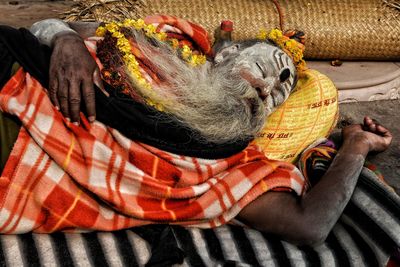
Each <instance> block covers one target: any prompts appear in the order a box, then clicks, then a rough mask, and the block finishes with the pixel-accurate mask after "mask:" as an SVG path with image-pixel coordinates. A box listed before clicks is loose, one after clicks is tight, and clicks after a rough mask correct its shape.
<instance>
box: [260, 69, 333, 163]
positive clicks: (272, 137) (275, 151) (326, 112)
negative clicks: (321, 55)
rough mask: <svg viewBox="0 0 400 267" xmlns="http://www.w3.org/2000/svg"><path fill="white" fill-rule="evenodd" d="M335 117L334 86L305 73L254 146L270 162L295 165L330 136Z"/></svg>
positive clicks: (269, 120) (311, 73) (272, 116)
mask: <svg viewBox="0 0 400 267" xmlns="http://www.w3.org/2000/svg"><path fill="white" fill-rule="evenodd" d="M338 114H339V108H338V93H337V89H336V87H335V85H334V84H333V82H332V81H331V80H330V79H329V78H328V77H326V76H325V75H323V74H321V73H319V72H318V71H316V70H312V69H308V70H306V71H305V72H304V73H302V77H301V78H300V79H299V81H298V83H297V86H296V88H295V89H294V91H293V92H292V94H291V95H290V97H289V98H288V99H287V100H286V102H285V103H284V104H283V105H281V106H280V107H279V108H277V109H276V110H275V111H274V112H273V113H272V114H271V115H270V116H269V117H268V119H267V121H266V123H265V126H264V129H263V130H262V131H261V133H260V134H259V135H258V137H257V138H256V139H255V140H254V142H253V144H256V145H258V146H259V147H260V148H261V149H262V150H263V151H264V153H265V155H266V156H267V157H268V158H270V159H275V160H284V161H287V162H295V161H296V160H297V158H298V156H299V154H300V153H301V152H302V151H303V150H304V149H305V148H306V147H308V146H309V145H310V144H311V143H313V142H314V141H315V140H317V139H319V138H321V137H327V136H328V135H329V133H330V132H331V131H332V129H333V128H334V127H335V125H336V123H337V119H338Z"/></svg>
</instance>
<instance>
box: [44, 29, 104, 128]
mask: <svg viewBox="0 0 400 267" xmlns="http://www.w3.org/2000/svg"><path fill="white" fill-rule="evenodd" d="M98 26H99V24H98V23H70V27H71V28H72V29H74V30H75V31H77V32H78V33H79V35H78V34H74V33H61V34H59V35H56V37H55V38H54V42H53V52H52V55H51V60H50V71H49V77H50V81H49V96H50V99H51V101H52V102H53V104H54V106H55V107H56V108H58V109H60V111H61V113H62V114H63V115H64V116H65V117H66V118H67V119H70V120H71V121H72V122H74V123H76V124H78V123H79V113H80V110H81V102H82V101H83V102H84V106H85V107H86V112H87V115H88V119H89V121H90V122H93V121H94V120H95V119H96V107H95V96H94V84H96V85H98V86H99V87H102V83H101V79H100V77H99V70H98V67H97V64H96V62H95V61H94V60H93V58H92V56H91V55H90V54H89V52H88V50H87V49H86V46H85V44H84V43H83V39H84V38H87V37H90V36H93V35H94V33H95V31H96V29H97V27H98Z"/></svg>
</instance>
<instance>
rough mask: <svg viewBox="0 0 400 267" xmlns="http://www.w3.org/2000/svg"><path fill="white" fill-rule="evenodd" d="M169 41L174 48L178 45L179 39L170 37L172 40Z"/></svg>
mask: <svg viewBox="0 0 400 267" xmlns="http://www.w3.org/2000/svg"><path fill="white" fill-rule="evenodd" d="M171 43H172V47H173V48H175V49H176V48H178V47H179V41H178V40H177V39H175V38H174V39H172V40H171Z"/></svg>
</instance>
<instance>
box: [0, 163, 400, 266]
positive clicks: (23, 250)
mask: <svg viewBox="0 0 400 267" xmlns="http://www.w3.org/2000/svg"><path fill="white" fill-rule="evenodd" d="M310 227H312V226H310ZM0 241H1V249H0V263H1V266H144V265H146V263H148V262H149V260H150V258H151V257H152V256H153V257H152V259H151V260H150V261H151V263H152V264H149V265H148V266H171V265H173V262H175V263H177V262H179V261H180V260H183V262H181V263H177V264H175V265H174V266H340V267H342V266H385V265H386V263H387V261H388V259H389V256H390V254H391V253H393V251H394V249H396V248H398V247H399V246H400V198H399V196H397V195H396V193H395V192H394V191H392V190H391V189H390V188H389V187H387V186H385V185H384V184H383V183H381V182H380V181H378V180H377V178H376V177H375V175H374V174H373V173H372V172H370V171H368V170H366V169H364V170H363V172H362V175H361V177H360V180H359V183H358V185H357V189H356V191H355V193H354V195H353V197H352V200H351V202H350V203H349V204H348V206H347V207H346V210H345V212H344V214H343V216H342V217H341V219H340V221H339V222H338V223H337V224H336V226H335V227H334V229H333V231H332V232H331V234H330V235H329V237H328V238H327V240H326V242H325V243H324V244H323V245H321V246H318V247H297V246H294V245H291V244H289V243H287V242H283V241H280V240H279V239H277V238H275V237H273V236H268V235H264V234H262V233H260V232H258V231H255V230H252V229H246V228H241V227H238V226H229V225H228V226H223V227H219V228H216V229H197V228H183V227H179V226H147V227H139V228H134V229H129V230H124V231H117V232H112V233H109V232H108V233H103V232H96V233H84V234H64V233H56V234H52V235H41V234H24V235H3V236H1V237H0ZM175 244H176V245H175ZM154 258H157V259H155V260H154Z"/></svg>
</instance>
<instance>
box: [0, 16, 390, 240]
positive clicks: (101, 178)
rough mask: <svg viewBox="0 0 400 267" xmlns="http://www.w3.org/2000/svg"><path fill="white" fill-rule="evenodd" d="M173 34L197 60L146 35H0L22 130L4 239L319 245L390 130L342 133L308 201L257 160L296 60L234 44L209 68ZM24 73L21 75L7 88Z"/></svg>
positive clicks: (361, 128) (124, 31) (269, 164)
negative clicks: (247, 233)
mask: <svg viewBox="0 0 400 267" xmlns="http://www.w3.org/2000/svg"><path fill="white" fill-rule="evenodd" d="M164 19H165V17H164ZM168 19H169V20H172V18H168ZM146 22H149V23H154V21H151V20H150V21H146ZM168 23H170V24H172V25H173V26H175V27H178V26H179V25H184V26H183V27H181V28H180V31H178V30H176V31H175V35H173V34H171V35H170V36H177V35H178V33H179V34H180V33H182V32H185V33H187V32H188V30H187V29H188V28H190V32H191V33H192V36H191V37H192V39H193V40H195V41H197V46H195V45H193V44H187V45H186V44H185V43H184V42H182V40H181V39H179V38H177V39H170V40H169V41H165V35H163V34H160V33H159V32H157V31H154V28H153V27H149V26H148V25H146V24H144V23H143V22H142V21H128V22H125V23H124V24H112V23H110V24H108V25H103V26H101V27H99V25H98V24H96V23H70V24H69V25H68V24H66V23H64V22H62V21H58V20H48V21H42V22H39V23H37V24H35V25H34V26H33V27H32V29H31V31H32V32H33V33H34V34H35V35H36V37H37V38H38V39H36V38H35V37H33V36H32V35H31V34H30V33H29V32H27V31H24V30H19V31H17V30H13V29H10V28H7V27H3V28H2V29H1V37H0V40H1V43H0V44H1V47H0V50H1V56H2V57H1V58H0V61H1V62H0V64H1V66H2V72H1V74H2V77H1V82H2V83H1V86H2V87H3V89H2V90H1V94H0V107H1V109H2V111H3V115H2V116H3V118H4V120H5V121H6V120H8V121H10V120H14V121H15V124H13V125H12V127H11V128H14V129H17V130H14V132H18V129H21V130H20V131H19V135H18V138H17V137H16V135H15V137H14V139H13V138H11V140H12V142H11V143H12V145H9V147H10V149H9V152H8V154H7V156H6V157H7V163H6V165H5V167H4V170H3V173H2V179H3V180H5V179H6V178H7V177H10V178H9V180H7V181H8V184H7V183H6V182H5V181H4V182H3V180H2V186H3V184H7V185H8V186H3V187H2V188H13V189H12V190H11V189H7V190H8V191H4V192H3V189H1V190H2V192H1V193H2V195H3V196H4V198H3V199H5V200H4V203H2V206H3V211H2V212H1V213H0V216H3V218H2V219H1V223H2V225H0V230H1V231H2V232H3V233H21V232H27V231H32V230H34V231H36V232H54V231H62V230H71V229H75V230H79V229H93V230H116V229H122V228H127V227H132V226H139V225H144V224H149V223H154V222H156V223H171V224H181V225H192V226H199V227H215V226H218V225H221V224H224V223H227V222H229V221H235V220H236V221H237V222H241V223H243V224H245V225H247V226H250V227H253V228H255V229H258V230H260V231H263V232H266V233H273V234H276V235H278V236H279V237H281V238H282V239H285V240H288V241H289V242H292V243H295V244H306V245H307V244H308V245H315V244H319V243H321V242H323V241H324V240H325V239H326V237H327V235H328V234H329V232H330V231H331V230H332V228H333V226H334V224H335V223H336V222H337V220H338V218H339V217H340V216H341V214H342V212H343V210H344V208H345V206H346V204H347V203H348V202H349V200H350V198H351V196H352V193H353V191H354V189H355V186H356V183H357V180H358V177H359V175H360V172H361V169H362V166H363V164H364V160H365V158H366V156H367V154H368V153H370V152H382V151H385V150H386V149H387V148H388V146H389V144H390V143H391V140H392V136H391V133H390V132H389V130H387V129H386V128H385V127H383V126H382V125H380V124H379V123H377V122H375V121H374V120H372V119H371V118H369V117H365V119H364V122H363V123H362V124H356V125H350V126H347V127H345V128H344V129H343V132H342V136H343V144H342V146H341V147H340V149H339V151H338V153H337V155H336V157H335V158H334V160H333V162H332V164H331V165H330V167H329V169H328V170H327V172H326V173H325V174H324V175H323V176H322V177H321V179H320V180H319V181H318V183H316V184H315V185H314V186H313V187H312V188H310V189H307V190H306V185H305V184H306V182H305V181H304V177H303V176H302V175H301V174H300V172H299V171H298V170H297V169H296V167H294V166H293V165H292V164H289V163H284V162H279V161H272V160H268V159H267V158H265V156H264V155H263V154H262V153H261V152H259V151H258V149H257V148H255V147H254V146H248V144H249V142H250V141H251V140H252V139H253V138H254V136H255V135H256V134H257V133H258V132H259V131H260V130H261V129H262V127H263V124H264V121H265V119H266V117H267V116H268V115H269V114H270V113H271V112H272V111H273V110H274V109H275V108H276V107H277V106H279V105H280V104H282V103H283V101H284V100H286V99H287V98H288V96H289V94H290V92H291V91H292V90H293V88H294V87H295V85H296V80H297V70H296V67H297V64H296V59H294V58H293V57H292V56H293V55H291V56H289V55H288V54H287V53H285V52H284V51H283V50H281V49H280V48H279V47H278V46H277V45H275V44H273V43H271V42H268V41H260V40H252V41H245V42H225V43H224V44H223V45H221V46H220V48H219V49H218V51H214V57H213V59H212V60H211V56H210V57H209V58H208V60H205V58H203V57H202V54H200V53H197V52H195V50H201V52H203V54H206V55H207V53H208V54H210V52H211V48H210V47H209V46H207V45H206V44H205V43H204V42H201V41H199V38H198V35H195V34H193V32H194V33H196V32H198V31H200V29H197V28H196V26H195V25H192V24H190V23H187V22H185V23H186V24H185V23H183V22H182V21H180V20H177V19H175V18H174V21H173V23H171V21H168ZM168 23H165V24H168ZM160 24H161V23H160ZM160 27H161V26H159V27H158V28H160ZM96 31H97V36H98V37H96V38H89V39H88V40H87V41H86V45H85V43H84V41H83V39H85V38H87V37H92V36H95V35H96ZM37 40H39V41H40V42H41V43H42V44H39V42H38V41H37ZM43 44H44V45H43ZM49 47H51V49H50V48H49ZM16 64H18V65H19V66H22V67H23V70H22V69H19V70H18V71H16V72H15V71H14V72H13V73H16V74H15V75H14V76H13V78H12V79H11V80H10V81H8V83H7V84H5V83H6V82H7V80H8V79H9V78H10V74H9V73H11V71H12V70H13V68H12V67H13V66H14V67H15V66H16ZM14 69H16V68H14ZM99 77H101V78H99ZM42 86H43V87H42ZM44 88H48V90H47V92H46V93H47V95H48V97H47V95H46V94H45V93H43V92H44V90H45V89H44ZM81 111H82V113H80V112H81ZM83 113H85V115H83ZM19 127H21V128H19ZM3 136H4V135H3ZM3 136H2V137H1V138H3ZM14 142H15V144H14ZM11 148H13V149H12V150H11ZM2 150H3V146H2ZM31 151H33V152H31ZM2 153H3V152H2ZM10 153H11V154H10ZM4 161H5V160H4ZM27 172H30V174H29V177H30V178H29V179H28V178H26V175H25V176H24V175H23V173H27ZM11 177H13V178H12V179H11ZM19 177H21V178H19ZM24 177H25V178H24ZM44 180H46V181H45V182H44ZM11 184H12V185H13V186H11ZM21 188H25V189H26V190H29V191H30V192H31V194H29V196H27V195H21V194H19V193H18V192H21ZM4 190H6V189H4ZM77 195H79V198H77V197H76V196H77ZM93 196H94V197H93ZM16 199H18V203H21V202H24V203H25V204H24V205H25V206H23V207H22V206H21V207H19V206H18V204H12V203H15V201H16ZM8 201H9V203H8ZM72 203H73V204H72ZM16 205H17V206H16ZM5 209H7V210H5ZM28 210H29V211H28ZM6 211H7V212H6ZM16 216H17V217H18V218H19V219H18V220H15V217H16ZM310 225H312V226H313V227H310Z"/></svg>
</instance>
